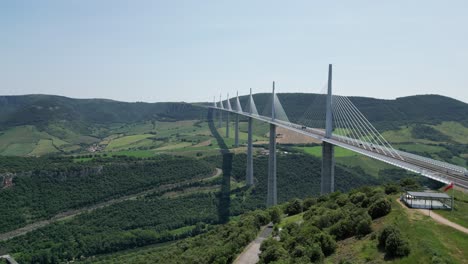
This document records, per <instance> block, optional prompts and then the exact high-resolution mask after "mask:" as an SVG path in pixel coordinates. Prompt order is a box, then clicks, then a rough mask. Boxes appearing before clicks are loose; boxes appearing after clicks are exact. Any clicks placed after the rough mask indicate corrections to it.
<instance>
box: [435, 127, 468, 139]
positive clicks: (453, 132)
mask: <svg viewBox="0 0 468 264" xmlns="http://www.w3.org/2000/svg"><path fill="white" fill-rule="evenodd" d="M433 127H434V128H435V129H436V130H438V131H440V132H442V133H444V134H445V135H447V136H449V137H450V138H451V139H452V140H454V141H456V142H459V143H462V144H468V137H467V135H468V127H465V126H463V125H462V124H460V123H457V122H442V123H441V124H438V125H436V126H433Z"/></svg>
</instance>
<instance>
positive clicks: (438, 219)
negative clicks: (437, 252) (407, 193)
mask: <svg viewBox="0 0 468 264" xmlns="http://www.w3.org/2000/svg"><path fill="white" fill-rule="evenodd" d="M397 202H398V203H399V204H400V205H401V206H403V208H406V209H407V210H408V211H409V212H410V213H413V212H418V213H421V214H424V215H427V216H430V217H431V218H432V219H434V220H435V221H436V222H438V223H440V224H443V225H446V226H450V227H452V228H455V229H457V230H458V231H460V232H463V233H465V234H468V228H465V227H463V226H461V225H459V224H456V223H454V222H452V221H450V220H448V219H447V218H444V217H443V216H441V215H440V214H438V213H435V212H434V211H433V210H427V209H411V208H408V207H407V206H406V205H405V204H403V203H402V202H401V201H400V199H399V198H398V199H397Z"/></svg>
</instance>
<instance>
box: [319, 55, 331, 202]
mask: <svg viewBox="0 0 468 264" xmlns="http://www.w3.org/2000/svg"><path fill="white" fill-rule="evenodd" d="M326 100H327V101H326V116H325V138H331V136H332V130H333V124H332V65H331V64H329V65H328V92H327V98H326ZM334 190H335V155H334V149H333V145H332V144H330V143H327V142H325V141H324V142H323V143H322V177H321V184H320V194H327V193H331V192H334Z"/></svg>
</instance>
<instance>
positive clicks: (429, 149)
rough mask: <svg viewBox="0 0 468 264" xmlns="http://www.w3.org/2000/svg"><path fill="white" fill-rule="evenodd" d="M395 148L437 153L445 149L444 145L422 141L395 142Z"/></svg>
mask: <svg viewBox="0 0 468 264" xmlns="http://www.w3.org/2000/svg"><path fill="white" fill-rule="evenodd" d="M393 147H394V148H397V149H400V150H404V151H407V152H428V153H437V152H440V151H443V150H445V148H444V147H441V146H434V145H425V144H421V143H416V144H394V145H393Z"/></svg>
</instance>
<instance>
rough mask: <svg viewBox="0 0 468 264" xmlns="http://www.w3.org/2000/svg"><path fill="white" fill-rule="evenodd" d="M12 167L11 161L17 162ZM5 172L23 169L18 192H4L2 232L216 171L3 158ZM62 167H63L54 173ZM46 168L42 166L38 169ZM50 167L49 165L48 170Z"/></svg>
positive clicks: (167, 161) (155, 163)
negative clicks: (19, 167) (56, 165)
mask: <svg viewBox="0 0 468 264" xmlns="http://www.w3.org/2000/svg"><path fill="white" fill-rule="evenodd" d="M15 160H16V163H15V162H12V163H10V162H11V161H15ZM0 161H2V162H5V163H3V164H1V165H2V166H0V168H1V169H0V171H2V170H7V171H8V169H7V168H8V167H14V168H16V169H17V170H18V166H24V168H22V169H23V170H24V171H23V172H17V173H16V174H15V175H14V176H13V186H12V187H9V188H4V189H2V190H0V201H2V204H4V205H7V206H2V208H1V209H0V232H5V231H9V230H12V229H14V228H18V227H21V226H24V225H26V224H28V223H30V222H33V221H37V220H40V219H46V218H49V217H52V216H53V215H55V214H57V213H59V212H61V211H64V210H67V209H71V208H79V207H84V206H87V205H91V204H95V203H97V202H99V201H104V200H107V199H111V198H116V197H120V196H123V195H126V194H130V193H136V192H139V191H142V190H145V189H148V188H151V187H156V186H159V185H162V184H170V183H177V182H180V181H182V180H187V179H194V178H200V177H202V176H206V175H210V174H211V173H213V171H214V167H212V166H209V164H207V163H205V162H203V161H199V160H195V159H190V158H184V157H174V156H158V157H154V158H152V159H150V160H139V161H138V160H136V159H133V160H132V159H129V160H126V159H125V158H112V159H111V158H109V159H103V160H101V161H95V162H94V163H88V164H75V163H73V162H71V159H58V160H57V159H37V160H36V159H33V158H1V159H0ZM57 161H61V162H62V163H59V164H60V166H58V167H55V164H57V163H58V162H57ZM39 162H43V163H44V164H40V166H37V167H36V165H37V163H39ZM47 162H50V163H48V165H47Z"/></svg>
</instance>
